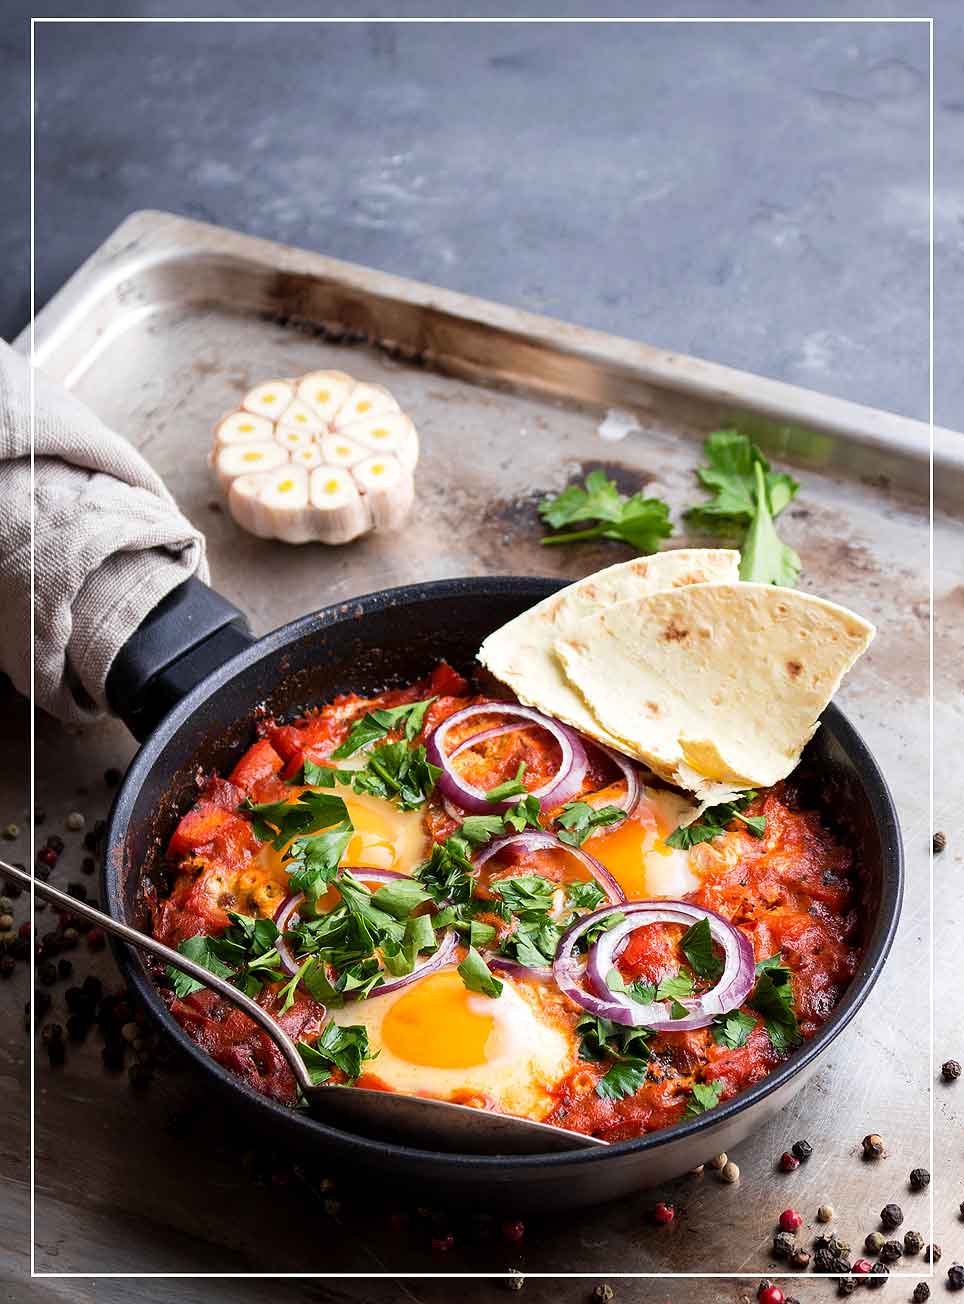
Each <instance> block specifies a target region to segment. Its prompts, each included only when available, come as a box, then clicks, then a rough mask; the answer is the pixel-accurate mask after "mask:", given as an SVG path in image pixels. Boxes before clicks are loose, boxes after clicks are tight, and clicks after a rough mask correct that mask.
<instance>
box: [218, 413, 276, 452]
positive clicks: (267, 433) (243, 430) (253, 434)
mask: <svg viewBox="0 0 964 1304" xmlns="http://www.w3.org/2000/svg"><path fill="white" fill-rule="evenodd" d="M273 434H274V424H273V422H271V421H269V419H268V418H267V417H258V416H255V415H254V413H253V412H232V413H230V415H229V416H226V417H225V418H224V420H223V421H221V422H219V423H218V426H217V429H216V430H215V432H214V443H215V447H217V448H222V447H223V446H224V445H225V444H245V443H252V442H254V441H255V440H261V441H262V442H264V440H266V439H270V438H271V437H272V435H273Z"/></svg>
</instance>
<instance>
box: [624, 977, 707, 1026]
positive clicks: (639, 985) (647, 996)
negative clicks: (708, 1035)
mask: <svg viewBox="0 0 964 1304" xmlns="http://www.w3.org/2000/svg"><path fill="white" fill-rule="evenodd" d="M606 986H607V987H608V988H609V990H610V991H611V992H618V993H620V994H621V995H623V996H628V997H629V999H630V1000H631V1001H636V1002H637V1003H638V1004H639V1005H653V1004H655V1003H656V1002H657V1001H673V1002H678V1001H679V1000H680V999H681V998H683V997H685V996H692V995H693V979H692V977H691V976H690V975H689V974H686V973H677V974H672V975H670V976H669V977H665V978H660V980H659V981H658V982H655V983H647V982H642V981H636V982H633V983H627V982H626V980H625V978H623V976H622V974H621V973H620V972H619V970H618V969H615V968H614V969H610V971H609V973H608V974H607V975H606ZM680 1009H682V1010H683V1013H682V1014H674V1013H672V1011H671V1012H670V1017H671V1018H673V1019H681V1018H683V1017H684V1016H685V1015H687V1014H689V1010H686V1009H684V1008H683V1006H680Z"/></svg>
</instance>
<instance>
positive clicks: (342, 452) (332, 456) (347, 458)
mask: <svg viewBox="0 0 964 1304" xmlns="http://www.w3.org/2000/svg"><path fill="white" fill-rule="evenodd" d="M318 442H319V444H320V446H321V451H322V454H323V455H324V460H325V461H326V462H328V463H330V464H331V465H332V466H354V465H355V463H356V462H363V461H364V460H365V458H366V457H370V456H371V451H370V450H369V449H367V448H366V447H365V445H364V444H359V443H358V442H357V441H356V440H354V439H350V438H348V437H347V436H345V435H343V434H341V433H340V432H339V433H338V434H332V435H322V437H321V439H320V440H319V441H318Z"/></svg>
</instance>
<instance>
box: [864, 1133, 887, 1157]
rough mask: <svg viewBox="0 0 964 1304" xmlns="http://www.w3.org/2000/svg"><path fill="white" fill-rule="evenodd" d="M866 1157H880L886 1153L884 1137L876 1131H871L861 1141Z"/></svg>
mask: <svg viewBox="0 0 964 1304" xmlns="http://www.w3.org/2000/svg"><path fill="white" fill-rule="evenodd" d="M861 1145H862V1146H863V1150H864V1158H865V1159H879V1158H880V1157H881V1155H882V1154H883V1153H884V1138H883V1137H882V1136H879V1135H878V1134H877V1133H876V1132H870V1133H869V1134H868V1135H867V1136H865V1137H864V1139H863V1141H862V1142H861Z"/></svg>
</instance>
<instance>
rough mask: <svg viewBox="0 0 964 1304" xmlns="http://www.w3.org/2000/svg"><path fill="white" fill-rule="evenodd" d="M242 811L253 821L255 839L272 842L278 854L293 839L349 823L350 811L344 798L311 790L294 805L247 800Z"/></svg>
mask: <svg viewBox="0 0 964 1304" xmlns="http://www.w3.org/2000/svg"><path fill="white" fill-rule="evenodd" d="M239 809H240V810H241V811H242V812H243V813H244V814H245V815H247V816H248V818H249V819H250V820H251V825H252V827H253V828H254V832H255V835H256V836H257V837H258V838H259V839H260V840H261V841H262V842H270V843H271V845H272V847H274V849H275V851H281V850H282V849H283V848H284V847H285V846H286V844H287V843H289V842H290V841H291V840H292V838H297V837H308V836H310V835H311V834H313V833H317V832H318V830H319V829H327V828H330V827H331V825H332V824H337V823H339V822H340V821H341V820H347V819H348V808H347V807H346V805H345V803H344V801H343V800H342V799H341V797H336V796H335V795H334V794H333V793H330V792H313V791H312V790H311V789H310V788H309V789H307V790H306V791H305V792H302V793H299V794H298V796H297V797H296V798H295V800H294V801H266V802H260V803H257V804H256V803H255V802H253V801H252V800H251V799H250V797H245V799H244V801H243V802H242V803H241V806H240V808H239Z"/></svg>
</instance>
